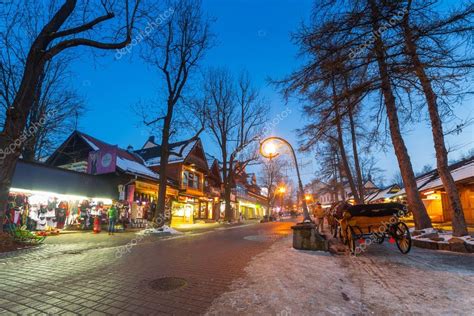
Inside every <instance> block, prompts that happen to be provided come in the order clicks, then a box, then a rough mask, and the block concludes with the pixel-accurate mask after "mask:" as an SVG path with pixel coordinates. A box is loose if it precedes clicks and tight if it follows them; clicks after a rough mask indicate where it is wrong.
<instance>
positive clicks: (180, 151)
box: [135, 138, 209, 168]
mask: <svg viewBox="0 0 474 316" xmlns="http://www.w3.org/2000/svg"><path fill="white" fill-rule="evenodd" d="M198 146H201V148H202V143H201V139H199V138H198V139H196V140H194V141H191V142H188V141H181V142H177V143H173V144H170V151H171V154H170V156H169V158H168V163H179V162H184V161H185V160H186V159H187V158H188V156H189V154H190V153H191V152H192V151H193V150H194V149H195V148H197V147H198ZM135 153H136V154H137V155H139V156H140V157H141V158H142V159H143V161H144V163H145V165H146V166H148V167H155V166H159V165H160V161H161V145H155V146H152V147H148V148H142V149H140V150H136V151H135ZM204 155H205V154H204ZM204 157H205V156H204ZM204 164H205V166H206V168H209V165H208V164H207V161H206V160H205V159H204Z"/></svg>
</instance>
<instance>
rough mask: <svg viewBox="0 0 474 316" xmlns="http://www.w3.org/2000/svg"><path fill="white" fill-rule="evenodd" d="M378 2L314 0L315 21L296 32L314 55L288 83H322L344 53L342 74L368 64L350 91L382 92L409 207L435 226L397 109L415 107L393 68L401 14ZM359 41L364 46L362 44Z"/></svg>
mask: <svg viewBox="0 0 474 316" xmlns="http://www.w3.org/2000/svg"><path fill="white" fill-rule="evenodd" d="M380 2H384V1H378V0H361V1H354V2H346V1H339V0H318V1H316V2H315V3H316V5H315V10H314V12H313V16H312V21H311V24H310V25H309V26H305V27H303V28H302V31H301V32H300V33H301V34H298V36H297V40H298V43H299V44H300V45H301V47H302V53H303V54H309V55H310V56H311V57H312V59H311V60H310V61H309V62H308V63H307V64H306V65H304V66H303V67H302V68H301V69H300V70H299V71H297V72H295V73H294V74H292V75H291V76H290V78H289V80H287V81H286V83H287V84H288V83H289V89H290V90H291V89H293V90H299V91H303V92H305V91H307V90H309V89H311V88H312V87H313V86H314V85H315V84H318V83H320V82H321V73H322V72H323V70H324V69H323V67H327V65H329V66H330V65H331V62H332V61H333V60H334V58H335V56H339V57H340V58H344V56H345V59H346V62H347V61H349V62H347V63H348V66H347V67H337V64H336V68H334V67H332V69H333V71H335V72H336V73H338V74H339V76H342V73H344V72H349V73H352V72H354V71H355V72H357V71H361V70H362V69H367V76H366V79H365V80H363V81H361V82H360V83H359V84H358V85H356V86H355V87H352V88H351V89H350V91H348V92H346V94H347V93H349V94H352V93H354V94H357V93H360V92H362V97H364V96H366V97H367V96H370V95H374V94H377V95H378V94H380V95H381V103H380V104H381V105H382V107H379V109H378V112H377V114H378V116H381V113H385V115H386V119H382V121H387V123H388V130H389V132H390V137H391V140H392V145H393V147H394V149H395V155H396V157H397V161H398V164H399V167H400V170H401V173H402V176H403V180H404V181H403V182H404V184H405V190H406V194H407V200H408V204H409V208H410V210H411V211H412V212H413V215H414V218H415V224H416V227H417V228H418V229H420V228H427V227H431V220H430V218H429V216H428V214H427V212H426V208H425V206H424V204H423V202H422V200H421V197H420V195H419V192H418V190H417V187H416V181H415V175H414V172H413V168H412V165H411V161H410V156H409V155H408V151H407V148H406V146H405V143H404V139H403V136H402V132H401V127H400V126H401V124H400V117H399V115H400V113H399V112H401V113H402V114H404V115H405V116H406V117H407V118H410V115H412V114H413V113H414V112H415V111H413V109H410V108H409V107H408V108H407V107H405V106H404V104H403V102H401V101H402V100H403V99H402V98H400V97H398V96H399V92H400V91H399V90H398V89H397V88H398V86H396V84H398V81H399V80H398V77H397V76H396V73H395V72H394V71H393V68H394V67H396V63H397V62H398V61H399V59H400V56H402V52H401V49H400V43H401V41H400V39H399V38H397V37H396V36H395V37H393V36H390V35H393V32H394V29H393V27H394V25H396V23H397V22H399V21H400V18H399V16H397V17H398V18H397V19H395V18H394V19H393V20H394V21H392V19H390V16H389V18H388V19H387V16H388V13H387V10H386V9H385V7H382V9H381V7H380V6H379V3H380ZM384 3H385V2H384ZM402 13H403V12H402ZM392 22H393V23H392ZM364 42H365V43H364ZM360 43H363V45H359V44H360ZM354 48H357V49H356V50H354ZM329 69H331V68H329ZM341 72H342V73H341ZM342 77H344V76H342ZM343 96H344V94H343ZM397 97H398V99H397ZM407 105H408V106H409V105H410V103H407ZM405 121H408V119H405ZM376 123H378V122H376Z"/></svg>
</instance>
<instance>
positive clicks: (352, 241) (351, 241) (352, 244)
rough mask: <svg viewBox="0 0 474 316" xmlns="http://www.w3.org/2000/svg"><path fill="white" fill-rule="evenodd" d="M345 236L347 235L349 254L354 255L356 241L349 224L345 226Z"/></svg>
mask: <svg viewBox="0 0 474 316" xmlns="http://www.w3.org/2000/svg"><path fill="white" fill-rule="evenodd" d="M346 237H347V245H348V246H349V250H350V251H351V254H353V255H354V254H355V251H356V241H355V235H354V232H353V231H352V228H351V227H350V226H347V228H346Z"/></svg>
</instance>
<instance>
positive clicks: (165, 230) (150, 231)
mask: <svg viewBox="0 0 474 316" xmlns="http://www.w3.org/2000/svg"><path fill="white" fill-rule="evenodd" d="M182 234H183V233H182V232H180V231H177V230H176V229H173V228H171V227H169V226H167V225H164V226H162V227H160V228H147V229H144V230H142V231H139V232H138V233H137V235H182Z"/></svg>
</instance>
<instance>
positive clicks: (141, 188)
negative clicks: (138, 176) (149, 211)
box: [135, 181, 158, 195]
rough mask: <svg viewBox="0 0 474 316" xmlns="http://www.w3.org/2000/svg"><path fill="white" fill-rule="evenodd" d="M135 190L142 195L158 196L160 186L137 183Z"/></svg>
mask: <svg viewBox="0 0 474 316" xmlns="http://www.w3.org/2000/svg"><path fill="white" fill-rule="evenodd" d="M135 190H136V191H137V192H141V193H148V194H153V195H156V194H158V184H153V183H147V182H142V181H135Z"/></svg>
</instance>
